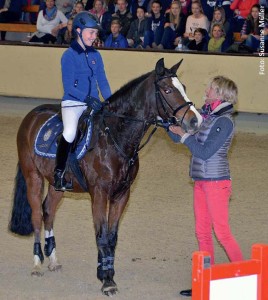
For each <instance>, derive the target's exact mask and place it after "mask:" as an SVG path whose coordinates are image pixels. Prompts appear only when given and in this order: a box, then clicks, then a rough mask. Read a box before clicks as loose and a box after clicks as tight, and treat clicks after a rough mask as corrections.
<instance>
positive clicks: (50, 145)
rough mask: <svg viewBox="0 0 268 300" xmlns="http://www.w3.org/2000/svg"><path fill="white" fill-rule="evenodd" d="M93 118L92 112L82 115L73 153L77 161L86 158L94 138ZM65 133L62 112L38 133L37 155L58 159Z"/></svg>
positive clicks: (85, 112) (54, 116)
mask: <svg viewBox="0 0 268 300" xmlns="http://www.w3.org/2000/svg"><path fill="white" fill-rule="evenodd" d="M92 129H93V124H92V116H91V115H90V110H85V111H84V113H83V114H82V115H81V117H80V119H79V122H78V127H77V133H76V137H75V140H74V142H73V145H72V149H71V152H72V154H74V156H75V158H76V159H77V160H80V159H81V158H83V157H84V155H85V154H86V152H87V151H88V149H89V145H90V141H91V136H92ZM62 131H63V123H62V116H61V112H58V113H56V114H54V115H53V116H52V117H50V118H49V119H48V120H47V121H46V122H45V123H44V124H43V125H42V126H41V128H40V130H39V132H38V133H37V136H36V139H35V143H34V151H35V153H36V154H37V155H39V156H42V157H47V158H56V152H57V144H58V139H59V138H60V135H61V134H62Z"/></svg>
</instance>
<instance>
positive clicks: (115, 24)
mask: <svg viewBox="0 0 268 300" xmlns="http://www.w3.org/2000/svg"><path fill="white" fill-rule="evenodd" d="M121 29H122V26H121V23H120V21H119V20H118V19H115V20H113V21H112V24H111V34H110V35H109V36H108V37H107V39H106V41H105V42H104V47H107V48H128V42H127V39H126V38H125V37H124V36H123V35H122V34H121V33H120V32H121Z"/></svg>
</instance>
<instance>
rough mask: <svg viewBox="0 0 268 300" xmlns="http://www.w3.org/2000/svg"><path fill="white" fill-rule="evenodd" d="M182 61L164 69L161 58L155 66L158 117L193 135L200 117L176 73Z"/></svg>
mask: <svg viewBox="0 0 268 300" xmlns="http://www.w3.org/2000/svg"><path fill="white" fill-rule="evenodd" d="M181 63H182V60H181V61H180V62H179V63H177V64H175V65H174V66H173V67H172V68H171V69H167V68H165V65H164V59H163V58H161V59H160V60H159V61H158V62H157V63H156V66H155V74H156V79H155V87H156V97H157V98H156V99H157V100H156V101H157V109H158V114H159V116H160V117H161V118H162V119H163V120H164V121H168V122H169V123H171V124H174V125H179V126H181V127H182V128H183V129H184V130H185V131H186V132H189V133H194V132H195V131H196V130H197V129H198V128H199V126H200V124H201V122H202V117H201V115H200V114H199V113H198V111H197V110H196V108H195V107H194V105H193V103H192V102H191V101H190V100H189V98H188V97H187V95H186V93H185V89H184V86H183V85H182V84H181V82H180V81H179V79H178V77H177V75H176V73H177V70H178V68H179V66H180V64H181Z"/></svg>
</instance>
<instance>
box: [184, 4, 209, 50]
mask: <svg viewBox="0 0 268 300" xmlns="http://www.w3.org/2000/svg"><path fill="white" fill-rule="evenodd" d="M191 10H192V15H190V16H188V17H187V20H186V29H185V33H184V35H183V36H184V38H185V41H184V44H186V45H187V44H188V42H189V41H191V40H193V39H194V31H195V29H197V28H203V29H205V30H206V31H207V32H208V30H209V21H208V18H207V17H206V16H205V15H204V12H203V9H202V6H201V3H200V2H199V1H193V2H192V6H191Z"/></svg>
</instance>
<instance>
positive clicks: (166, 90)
mask: <svg viewBox="0 0 268 300" xmlns="http://www.w3.org/2000/svg"><path fill="white" fill-rule="evenodd" d="M164 92H165V93H166V94H170V93H172V89H171V88H166V89H164Z"/></svg>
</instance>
